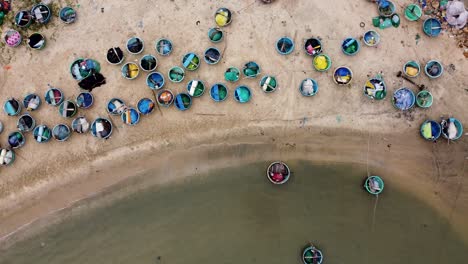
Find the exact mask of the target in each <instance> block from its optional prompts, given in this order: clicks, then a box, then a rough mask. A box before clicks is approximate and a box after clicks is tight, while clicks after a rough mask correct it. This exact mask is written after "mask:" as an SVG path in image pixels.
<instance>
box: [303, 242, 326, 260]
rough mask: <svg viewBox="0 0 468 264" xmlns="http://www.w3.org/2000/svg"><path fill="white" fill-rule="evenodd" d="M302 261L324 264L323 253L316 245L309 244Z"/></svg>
mask: <svg viewBox="0 0 468 264" xmlns="http://www.w3.org/2000/svg"><path fill="white" fill-rule="evenodd" d="M302 262H303V263H304V264H322V262H323V253H322V251H320V249H318V248H316V247H315V246H314V245H308V246H306V248H304V250H303V251H302Z"/></svg>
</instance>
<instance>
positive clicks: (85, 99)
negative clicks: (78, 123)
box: [76, 92, 94, 109]
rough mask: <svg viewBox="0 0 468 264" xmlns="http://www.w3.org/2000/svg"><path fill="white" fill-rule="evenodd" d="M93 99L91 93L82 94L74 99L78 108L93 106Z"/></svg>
mask: <svg viewBox="0 0 468 264" xmlns="http://www.w3.org/2000/svg"><path fill="white" fill-rule="evenodd" d="M93 102H94V97H93V95H92V94H91V93H88V92H83V93H80V94H79V95H78V96H77V97H76V105H78V107H79V108H84V109H87V108H90V107H91V106H92V105H93Z"/></svg>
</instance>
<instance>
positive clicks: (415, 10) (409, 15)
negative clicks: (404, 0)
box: [405, 4, 422, 21]
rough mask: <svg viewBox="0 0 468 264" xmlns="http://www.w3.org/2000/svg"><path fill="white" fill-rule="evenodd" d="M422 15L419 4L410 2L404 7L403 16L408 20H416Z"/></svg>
mask: <svg viewBox="0 0 468 264" xmlns="http://www.w3.org/2000/svg"><path fill="white" fill-rule="evenodd" d="M421 16H422V9H421V7H419V5H416V4H410V5H408V6H407V7H406V8H405V17H406V19H408V20H409V21H417V20H418V19H420V18H421Z"/></svg>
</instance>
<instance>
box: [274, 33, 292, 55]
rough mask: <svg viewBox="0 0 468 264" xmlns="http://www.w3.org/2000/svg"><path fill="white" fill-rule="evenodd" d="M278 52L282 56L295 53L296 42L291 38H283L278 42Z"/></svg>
mask: <svg viewBox="0 0 468 264" xmlns="http://www.w3.org/2000/svg"><path fill="white" fill-rule="evenodd" d="M276 51H278V53H279V54H281V55H288V54H291V52H293V51H294V41H293V40H292V38H289V37H282V38H280V39H278V41H276Z"/></svg>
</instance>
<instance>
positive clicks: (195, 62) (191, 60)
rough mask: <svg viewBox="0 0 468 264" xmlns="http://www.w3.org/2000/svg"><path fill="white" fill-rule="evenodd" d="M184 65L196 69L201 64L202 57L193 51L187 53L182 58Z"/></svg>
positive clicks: (192, 69)
mask: <svg viewBox="0 0 468 264" xmlns="http://www.w3.org/2000/svg"><path fill="white" fill-rule="evenodd" d="M182 65H183V66H184V68H185V69H187V70H189V71H195V70H196V69H198V67H199V66H200V57H198V55H197V54H195V53H193V52H190V53H187V54H185V55H184V57H183V58H182Z"/></svg>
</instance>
